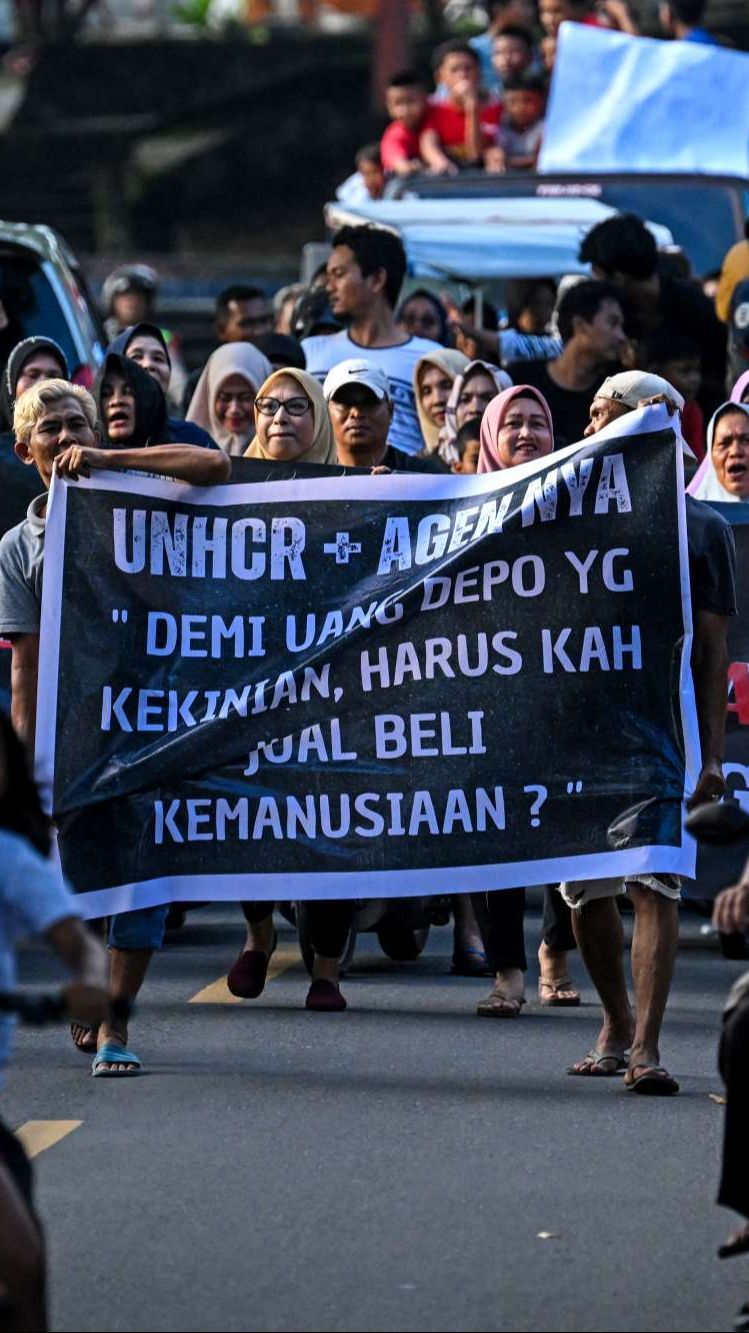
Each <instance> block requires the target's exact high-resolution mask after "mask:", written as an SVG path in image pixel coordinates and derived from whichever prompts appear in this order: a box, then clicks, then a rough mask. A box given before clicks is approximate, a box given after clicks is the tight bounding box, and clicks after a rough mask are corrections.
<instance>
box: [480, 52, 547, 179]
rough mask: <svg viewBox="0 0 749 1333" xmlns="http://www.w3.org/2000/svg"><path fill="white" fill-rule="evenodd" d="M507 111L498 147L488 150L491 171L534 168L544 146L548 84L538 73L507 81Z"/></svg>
mask: <svg viewBox="0 0 749 1333" xmlns="http://www.w3.org/2000/svg"><path fill="white" fill-rule="evenodd" d="M502 105H503V107H504V115H503V117H502V123H501V125H500V126H499V129H498V131H497V140H496V144H497V146H496V148H495V149H492V150H491V159H490V157H489V154H487V167H488V168H489V170H491V171H534V170H535V168H536V162H537V160H538V154H539V150H540V148H541V138H542V135H543V129H544V112H545V110H546V85H545V84H544V81H543V79H540V78H538V77H536V76H535V75H529V74H525V75H521V76H520V77H519V78H516V79H512V80H511V81H508V82H507V83H506V84H505V90H504V93H503V96H502Z"/></svg>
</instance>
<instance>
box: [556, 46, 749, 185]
mask: <svg viewBox="0 0 749 1333" xmlns="http://www.w3.org/2000/svg"><path fill="white" fill-rule="evenodd" d="M581 71H583V72H582V73H581ZM569 170H573V171H574V170H577V171H686V172H698V173H705V174H707V175H712V176H721V175H726V176H749V54H747V53H746V52H743V51H729V50H726V49H725V48H724V47H720V46H703V45H701V44H698V43H691V42H667V41H658V40H654V39H652V38H649V37H629V36H627V35H625V34H624V33H618V32H611V31H607V30H604V29H602V28H591V27H587V26H586V25H585V24H582V23H563V24H562V26H561V28H560V30H559V48H558V52H557V59H556V64H555V66H554V77H553V79H552V85H551V96H550V99H549V107H548V112H547V117H546V128H545V133H544V141H543V146H542V149H541V157H540V160H539V171H541V172H544V171H546V172H551V171H569Z"/></svg>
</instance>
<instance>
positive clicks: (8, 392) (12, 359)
mask: <svg viewBox="0 0 749 1333" xmlns="http://www.w3.org/2000/svg"><path fill="white" fill-rule="evenodd" d="M37 352H48V353H49V355H50V356H53V357H54V358H55V360H56V361H58V362H59V363H60V377H61V378H62V379H64V380H67V379H69V378H70V372H69V370H68V363H67V360H66V357H65V353H64V352H63V350H62V348H61V347H60V344H59V343H56V342H55V340H54V338H44V337H41V336H39V337H36V336H35V337H33V338H24V339H23V341H22V342H20V343H16V345H15V347H14V348H13V351H12V352H11V354H10V356H9V357H8V360H7V363H6V366H5V371H4V373H3V383H2V388H0V427H2V429H3V430H12V429H13V405H14V403H15V401H16V389H17V388H18V381H19V379H20V378H21V371H22V370H23V368H24V366H25V365H26V362H27V361H28V359H29V357H30V356H36V354H37Z"/></svg>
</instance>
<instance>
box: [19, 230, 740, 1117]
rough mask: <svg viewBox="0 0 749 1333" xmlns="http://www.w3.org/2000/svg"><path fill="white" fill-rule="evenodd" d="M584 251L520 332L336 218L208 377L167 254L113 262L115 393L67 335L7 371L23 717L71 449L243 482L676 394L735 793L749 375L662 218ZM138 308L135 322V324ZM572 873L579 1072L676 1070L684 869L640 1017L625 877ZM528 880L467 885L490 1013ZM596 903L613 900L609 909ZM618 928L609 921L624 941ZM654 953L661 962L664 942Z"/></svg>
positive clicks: (534, 428)
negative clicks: (660, 225)
mask: <svg viewBox="0 0 749 1333" xmlns="http://www.w3.org/2000/svg"><path fill="white" fill-rule="evenodd" d="M581 256H582V257H583V258H584V259H587V261H588V262H589V264H590V267H591V274H592V276H591V277H590V278H587V279H579V280H568V281H563V282H561V283H560V284H559V287H558V289H557V287H556V284H554V283H552V282H551V281H550V280H540V281H537V282H529V283H524V284H523V283H516V284H514V290H513V291H512V292H511V293H509V296H510V299H511V301H512V305H513V309H514V312H515V322H516V326H517V327H516V329H515V333H516V336H515V337H514V338H511V339H506V338H505V336H504V334H505V332H506V331H503V330H500V329H498V328H497V320H496V312H495V311H494V310H493V309H492V307H491V306H490V304H489V303H488V302H485V303H484V304H483V308H482V311H481V319H480V323H481V327H480V328H478V327H477V326H476V323H475V322H474V321H476V319H477V302H476V300H475V299H474V300H472V301H471V300H469V301H464V302H462V303H458V302H456V301H455V299H454V298H452V297H447V298H443V296H442V295H441V294H440V292H439V289H437V288H435V289H432V288H427V287H422V288H416V289H415V290H412V291H411V292H410V294H409V295H408V296H407V297H406V298H405V299H404V300H402V299H401V294H402V288H403V284H404V279H405V271H406V261H405V252H404V249H403V246H402V243H401V242H400V240H399V238H398V237H397V236H396V235H395V233H393V232H391V231H389V230H385V229H381V228H378V227H375V226H369V225H365V226H347V227H344V228H342V229H341V230H340V231H339V232H338V233H337V234H336V235H335V236H334V237H333V240H332V245H331V249H330V255H329V258H328V260H327V263H326V265H325V268H324V271H323V272H322V273H320V274H318V275H317V277H316V279H315V280H314V282H313V284H312V285H311V287H310V288H309V289H306V288H305V289H301V290H300V289H298V288H294V289H282V290H281V291H280V292H279V293H277V295H276V299H275V300H274V301H271V300H270V299H269V298H268V297H267V295H266V294H265V293H264V292H263V290H262V289H260V288H258V287H256V286H253V285H249V284H248V285H235V286H233V287H231V288H228V289H227V290H226V291H224V292H222V293H221V295H220V296H219V298H218V301H217V306H216V326H215V327H216V337H217V341H218V345H217V346H216V349H215V350H214V351H213V352H212V353H211V354H210V355H209V357H208V359H207V361H206V363H205V365H204V366H203V367H202V369H199V370H198V371H196V372H194V373H193V374H192V375H188V374H187V373H186V372H185V369H184V367H183V366H182V364H181V362H180V361H178V346H177V344H176V341H175V339H174V338H173V337H172V336H171V335H170V334H169V333H168V332H165V331H164V330H163V329H162V328H161V327H160V325H159V323H158V321H157V319H156V316H155V312H154V308H153V296H154V275H153V274H152V273H151V271H150V270H147V269H146V268H145V266H141V265H136V266H132V267H130V268H123V269H120V270H118V271H117V272H116V273H115V274H114V275H112V277H111V278H110V279H109V280H108V283H107V287H106V293H105V294H106V299H107V302H108V319H109V331H110V333H111V334H112V341H111V344H110V346H109V348H108V350H107V352H106V355H105V356H104V359H103V361H102V364H101V366H100V367H99V370H98V374H97V376H96V379H95V380H94V382H93V384H92V386H91V391H90V392H89V390H88V389H86V388H84V387H83V386H81V385H79V384H72V383H70V381H69V368H68V366H67V365H66V362H65V357H64V355H63V353H62V351H61V349H60V348H59V347H58V346H57V344H56V343H55V342H54V341H53V340H51V339H49V338H44V337H33V338H28V339H26V340H24V341H22V342H21V343H20V344H19V345H18V346H17V347H16V348H14V349H13V350H12V352H11V354H10V356H9V358H8V362H7V366H6V369H5V375H4V382H3V408H4V412H5V417H6V423H7V427H8V429H7V432H6V435H5V436H4V454H3V468H4V475H5V476H6V477H7V479H8V485H7V486H6V488H5V497H4V503H5V506H6V508H5V511H4V525H5V528H6V529H7V530H6V533H5V536H4V537H3V539H2V543H1V544H0V634H2V636H3V637H4V638H5V639H6V640H8V641H9V642H10V644H11V654H10V655H11V657H12V699H11V715H12V720H13V724H14V726H15V728H16V731H17V733H18V735H19V736H20V737H21V738H22V740H23V741H24V742H25V743H26V744H27V746H28V747H29V748H30V749H31V748H32V747H33V741H34V731H35V716H36V707H37V693H38V653H39V627H40V613H41V587H42V570H43V557H44V532H45V514H46V502H47V490H48V488H49V485H50V483H51V480H52V476H53V471H54V470H56V471H57V473H58V474H60V475H62V476H66V477H70V478H75V477H77V476H79V475H81V474H85V473H88V472H90V471H91V470H92V469H97V468H115V469H132V468H136V469H137V468H142V469H145V470H147V471H148V472H149V473H151V474H154V475H164V476H170V477H173V478H176V479H179V480H182V481H187V482H191V483H192V484H195V485H202V486H210V485H213V484H216V483H220V482H222V481H224V480H226V479H227V477H228V476H229V473H230V470H231V466H232V464H231V459H232V458H233V457H240V456H245V457H250V458H257V459H263V460H265V461H266V462H268V463H270V464H287V465H288V464H290V463H299V462H304V463H306V464H314V465H317V466H322V467H330V466H335V467H337V468H338V469H339V470H340V469H341V468H343V469H348V468H364V469H368V470H370V471H373V470H374V471H381V470H388V471H391V472H396V473H397V472H401V471H413V470H423V471H435V470H437V471H443V472H447V471H450V470H452V471H453V472H456V473H467V472H475V471H479V472H492V471H497V470H504V469H506V468H509V467H514V466H516V465H517V464H519V463H523V462H527V461H528V460H530V459H533V458H536V457H542V456H543V455H544V454H547V453H550V452H551V451H552V450H553V449H555V448H560V447H563V446H564V445H567V444H569V443H574V442H575V441H576V440H580V439H582V438H583V437H584V436H585V435H588V434H591V433H593V432H595V431H598V430H601V429H604V428H605V427H606V426H607V425H609V424H610V423H611V422H612V421H613V420H615V418H616V417H618V416H620V415H621V414H622V413H624V412H629V411H632V410H635V409H636V408H637V407H638V404H639V403H641V402H644V401H654V402H660V403H661V405H662V408H663V411H667V412H669V413H670V414H671V415H670V417H669V420H670V421H671V423H672V425H673V427H674V429H675V430H676V433H677V436H678V438H679V439H680V440H681V441H682V442H683V446H684V450H685V461H686V467H687V474H688V476H689V477H690V479H691V480H690V485H689V492H690V494H689V495H688V497H687V515H688V533H689V544H690V565H691V582H692V600H693V613H694V621H695V647H694V653H693V661H692V667H693V675H694V681H695V686H696V693H697V702H698V710H699V718H700V728H701V737H702V744H703V770H702V774H701V777H700V782H699V784H698V788H697V791H696V793H695V794H694V797H693V799H694V800H696V801H700V800H704V799H707V798H711V797H714V796H716V795H720V793H721V792H722V791H723V781H722V776H721V757H722V736H723V714H724V711H725V697H726V674H725V673H726V662H725V652H726V649H725V642H726V626H727V623H728V618H729V617H730V616H731V615H733V614H734V613H735V610H736V592H735V573H734V558H733V545H732V538H731V533H730V529H729V527H728V525H727V524H726V523H725V522H724V521H723V520H722V519H721V518H719V517H718V516H717V515H716V514H715V513H714V511H713V510H712V509H711V508H710V507H709V506H707V505H704V504H701V503H700V501H703V500H710V499H715V498H719V499H722V500H726V499H728V500H733V501H739V502H740V501H742V500H749V406H746V405H745V403H744V401H743V399H744V397H745V390H746V388H747V385H746V380H747V374H744V375H743V376H742V377H741V378H740V379H739V381H738V383H737V384H736V386H735V388H734V389H733V391H732V392H731V394H730V397H729V398H728V401H722V400H723V399H724V398H726V394H725V392H723V391H722V385H721V377H722V376H724V375H725V373H726V352H725V346H726V344H725V336H724V334H723V325H722V324H721V323H720V322H719V321H718V319H717V317H716V315H715V312H714V310H713V308H712V307H711V305H710V302H709V301H708V298H707V297H706V296H705V295H704V293H703V292H702V290H701V289H700V287H699V284H698V283H696V282H694V281H692V280H691V279H689V278H685V277H675V276H673V274H672V273H670V272H668V271H662V270H661V267H660V256H659V254H658V250H657V247H656V243H655V240H654V239H653V237H652V235H651V233H650V232H649V231H648V229H647V227H646V226H645V225H644V224H643V223H642V222H641V221H640V220H639V219H638V218H636V217H634V216H632V215H616V216H614V217H612V218H610V219H607V220H606V221H604V222H602V223H600V224H598V225H597V226H596V227H594V228H593V229H592V231H591V232H590V233H589V234H588V235H587V236H586V237H585V238H584V239H583V241H582V245H581ZM508 304H509V301H508ZM487 311H488V313H489V318H488V320H487V318H486V315H487ZM128 318H130V319H132V320H133V321H134V322H133V323H132V324H129V325H126V324H124V321H125V320H126V319H128ZM487 324H488V325H489V327H486V326H487ZM492 324H493V325H494V327H491V326H492ZM123 325H124V327H123ZM721 349H722V351H721ZM501 361H503V362H504V364H503V365H501V364H500V362H501ZM175 363H176V364H178V367H179V368H178V372H177V379H176V385H175V381H174V379H173V366H174V365H175ZM705 420H707V421H708V425H707V428H706V429H705V424H704V423H705ZM23 464H26V466H25V467H24V466H23ZM24 515H25V517H24ZM562 887H563V892H562V893H561V894H560V892H559V891H558V890H557V889H556V888H549V889H547V891H546V893H545V899H544V920H543V929H542V939H541V941H540V944H539V955H538V961H539V973H540V976H539V995H540V998H541V1001H542V1003H544V1004H548V1005H558V1004H561V1005H570V1004H573V1005H574V1004H578V1003H579V999H580V997H579V993H578V992H577V990H576V989H575V987H574V986H573V984H572V982H571V980H570V976H569V968H568V964H567V956H568V953H569V951H570V950H571V949H573V948H575V947H576V943H579V944H580V947H581V948H582V952H583V957H584V959H585V961H586V963H587V965H588V968H589V970H590V973H591V976H592V977H593V979H594V981H595V982H596V985H597V986H598V989H599V992H600V994H601V996H602V999H603V1002H604V1010H605V1021H604V1026H603V1029H602V1032H601V1034H600V1036H599V1039H598V1042H597V1044H596V1046H595V1048H594V1051H593V1053H592V1055H590V1056H586V1057H585V1058H584V1059H583V1060H582V1061H578V1062H577V1064H576V1065H574V1066H573V1067H572V1070H573V1072H574V1073H576V1074H583V1075H600V1074H607V1073H615V1072H619V1071H621V1070H626V1076H627V1081H628V1083H631V1085H632V1086H633V1087H638V1088H640V1089H641V1090H650V1091H653V1090H657V1091H675V1090H676V1084H675V1081H674V1080H673V1079H672V1078H671V1076H670V1075H669V1074H668V1072H667V1071H666V1069H665V1068H664V1067H663V1066H662V1064H661V1062H660V1051H659V1044H658V1032H659V1027H660V1021H661V1018H662V1014H663V1008H664V1006H665V999H666V996H667V993H668V985H669V980H670V968H671V966H672V963H673V956H674V953H675V944H676V932H677V917H676V911H677V907H676V904H677V901H678V897H679V885H678V883H677V882H676V881H674V880H673V879H671V878H669V877H659V876H646V877H645V881H644V882H643V883H639V882H633V883H632V884H630V885H629V886H628V889H629V892H630V894H631V896H632V898H633V902H634V905H635V911H636V913H637V920H638V931H637V935H636V938H637V941H638V948H639V950H640V951H641V952H643V953H644V956H645V957H646V958H652V959H654V960H655V962H656V964H657V965H656V967H655V972H656V974H657V985H651V986H650V989H647V988H646V989H645V991H643V993H642V994H639V993H638V994H637V997H636V998H637V1004H636V1022H637V1024H638V1027H637V1029H636V1031H633V1030H632V1028H631V1021H632V1020H631V1017H630V1011H629V1004H628V1001H627V997H626V990H625V989H624V983H623V973H622V972H621V968H620V964H617V963H616V959H617V958H619V959H620V958H621V932H620V927H619V926H618V921H619V916H618V912H617V910H616V906H615V897H616V895H617V894H618V893H619V892H620V891H621V890H622V887H623V886H622V885H621V884H620V883H619V882H618V881H613V880H612V881H601V882H600V883H598V892H597V894H596V895H595V896H594V897H592V895H591V886H590V884H588V885H566V886H562ZM524 898H525V891H524V888H523V887H522V886H519V887H518V888H516V889H512V890H503V891H502V892H497V893H491V892H490V893H482V894H473V895H468V896H463V895H460V894H457V895H456V896H455V898H454V900H453V910H454V916H455V927H454V952H453V970H454V971H455V972H456V973H458V974H461V975H463V974H464V975H469V976H470V975H483V974H487V975H491V976H492V977H493V978H494V981H493V985H492V989H491V992H490V994H489V995H488V997H487V998H486V999H485V1000H484V1001H482V1002H481V1004H480V1005H479V1006H478V1012H479V1013H480V1014H483V1015H491V1016H500V1017H516V1016H517V1015H518V1014H519V1013H520V1011H521V1008H522V1006H523V1004H524V1003H525V998H526V997H525V980H524V978H525V971H526V958H525V951H524V943H523V914H524ZM168 910H169V909H168V907H167V906H166V905H161V906H156V907H153V908H149V909H147V910H141V911H136V912H130V913H124V914H121V915H120V916H116V917H114V918H112V920H111V921H110V922H109V923H108V927H107V929H108V943H109V948H110V957H111V973H112V991H113V994H114V995H115V996H125V997H127V998H128V999H131V1000H132V999H134V998H135V996H136V995H137V993H138V991H139V989H140V987H141V985H142V983H143V980H144V978H145V976H146V972H147V969H148V965H149V961H150V958H151V955H152V953H153V951H154V950H155V949H158V948H160V947H161V945H162V942H163V938H164V932H165V926H166V921H167V915H168ZM243 911H244V916H245V920H246V927H247V930H246V938H245V940H244V943H243V945H242V948H241V950H240V953H239V955H238V957H237V958H236V960H235V962H234V963H233V965H232V967H231V969H230V970H229V977H228V984H229V987H230V989H231V990H233V991H234V993H235V994H236V995H238V996H242V997H245V998H252V997H253V996H257V995H259V994H260V993H261V992H262V990H263V988H264V985H265V981H266V976H267V971H268V963H269V960H270V957H271V954H272V951H273V948H274V941H275V933H274V927H273V914H272V906H271V905H270V904H268V903H245V904H244V905H243ZM351 912H352V908H351V906H350V905H349V904H340V903H339V904H332V903H327V902H324V903H319V904H315V905H314V910H313V912H312V913H311V918H312V917H313V918H314V920H312V919H311V923H310V925H311V936H312V942H313V946H314V952H315V963H314V968H313V976H312V983H311V986H310V990H309V994H308V995H307V999H306V1005H307V1007H308V1008H309V1009H311V1010H313V1011H314V1010H318V1011H330V1010H336V1009H344V1008H345V1006H346V1001H345V999H344V997H343V994H342V992H341V989H340V985H339V959H340V955H341V952H342V950H343V944H344V942H345V940H346V938H347V934H348V932H349V930H350V927H351ZM588 919H590V920H591V921H592V922H594V923H595V924H594V926H592V927H591V929H590V930H586V929H585V925H586V922H587V921H588ZM602 939H608V944H607V945H606V946H605V948H604V947H603V946H602V945H601V940H602ZM635 975H636V977H650V976H651V972H650V971H649V969H648V968H647V967H646V966H644V965H639V966H637V967H636V968H635ZM72 1032H73V1040H74V1042H75V1044H76V1045H77V1046H78V1047H79V1048H80V1049H81V1050H82V1051H88V1052H90V1053H91V1054H92V1055H93V1057H94V1072H95V1074H96V1075H97V1076H98V1077H101V1076H104V1075H127V1076H131V1075H132V1073H133V1072H137V1071H138V1069H139V1068H140V1060H139V1057H138V1056H137V1055H136V1054H135V1053H134V1052H133V1051H131V1050H130V1048H129V1046H128V1033H127V1031H126V1030H125V1028H124V1026H123V1025H122V1024H120V1026H119V1027H117V1026H115V1025H113V1024H111V1023H110V1022H109V1021H105V1022H103V1023H101V1024H99V1025H97V1027H90V1026H88V1025H85V1024H81V1023H76V1024H74V1026H73V1030H72ZM625 1052H626V1053H627V1054H626V1055H625Z"/></svg>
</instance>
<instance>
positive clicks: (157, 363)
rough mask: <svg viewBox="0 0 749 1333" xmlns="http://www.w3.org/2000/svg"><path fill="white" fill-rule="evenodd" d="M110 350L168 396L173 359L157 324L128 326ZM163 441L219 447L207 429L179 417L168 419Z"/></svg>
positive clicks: (207, 447) (208, 447)
mask: <svg viewBox="0 0 749 1333" xmlns="http://www.w3.org/2000/svg"><path fill="white" fill-rule="evenodd" d="M109 351H110V352H116V353H118V354H119V355H120V356H126V357H127V358H128V360H129V361H135V362H136V364H137V365H139V366H140V367H141V369H142V370H145V371H146V372H147V374H149V375H151V376H152V377H153V379H155V380H156V383H157V384H158V385H159V387H160V389H161V390H162V393H163V394H164V397H167V395H168V393H169V384H170V381H171V378H172V357H171V353H170V351H169V345H168V343H167V341H166V338H165V337H164V334H163V333H162V331H161V329H160V328H159V327H158V325H157V324H147V323H142V324H131V325H130V327H129V328H127V329H123V331H122V333H120V334H119V335H118V336H117V337H116V338H115V340H114V342H113V343H112V344H111V346H110V348H109ZM165 441H166V443H169V444H200V445H202V446H203V448H204V449H217V448H218V445H217V444H216V441H215V440H213V439H211V436H210V435H209V434H208V431H207V430H203V429H202V428H201V427H200V426H196V425H195V424H194V422H192V421H182V420H181V419H180V418H179V417H168V418H167V423H166V437H165Z"/></svg>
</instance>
